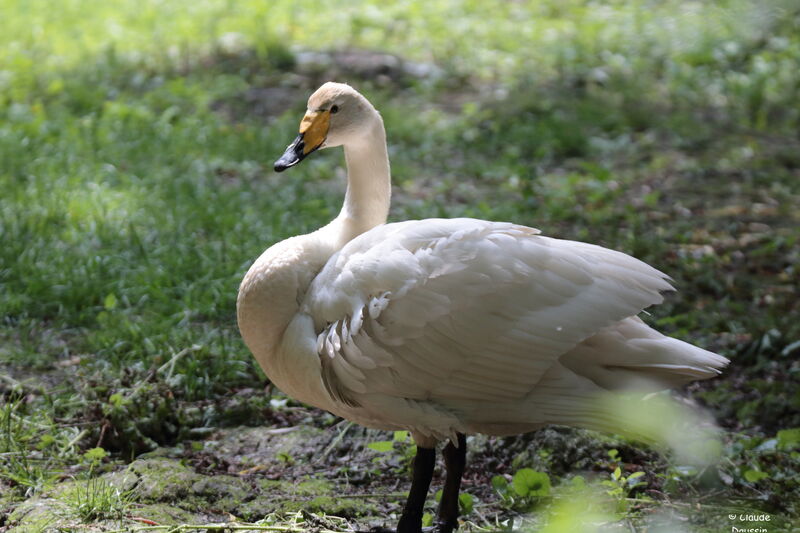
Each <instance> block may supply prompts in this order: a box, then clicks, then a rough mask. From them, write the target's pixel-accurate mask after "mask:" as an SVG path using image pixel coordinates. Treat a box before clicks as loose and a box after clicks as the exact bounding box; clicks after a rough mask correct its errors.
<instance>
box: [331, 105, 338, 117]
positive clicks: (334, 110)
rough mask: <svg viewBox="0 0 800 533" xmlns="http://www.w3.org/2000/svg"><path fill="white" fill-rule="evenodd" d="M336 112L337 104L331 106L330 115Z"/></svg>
mask: <svg viewBox="0 0 800 533" xmlns="http://www.w3.org/2000/svg"><path fill="white" fill-rule="evenodd" d="M338 112H339V106H338V105H332V106H331V115H332V114H334V113H338Z"/></svg>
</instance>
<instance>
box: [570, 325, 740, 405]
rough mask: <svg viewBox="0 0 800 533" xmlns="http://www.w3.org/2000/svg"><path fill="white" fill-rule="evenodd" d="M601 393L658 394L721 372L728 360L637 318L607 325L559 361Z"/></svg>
mask: <svg viewBox="0 0 800 533" xmlns="http://www.w3.org/2000/svg"><path fill="white" fill-rule="evenodd" d="M560 361H561V363H562V364H563V365H564V366H566V367H567V368H569V369H570V370H572V371H573V372H575V373H576V374H578V375H581V376H584V377H586V378H588V379H590V380H592V381H593V382H594V383H596V384H597V385H599V386H601V387H603V388H604V389H606V390H614V391H620V390H623V391H624V390H645V391H647V390H650V391H657V390H663V389H668V388H672V387H677V386H680V385H683V384H685V383H688V382H690V381H694V380H699V379H708V378H712V377H714V376H717V375H719V374H720V372H721V371H722V369H723V368H724V367H725V366H726V365H727V364H728V362H729V361H728V360H727V359H726V358H724V357H722V356H720V355H717V354H715V353H713V352H709V351H708V350H704V349H702V348H698V347H697V346H693V345H691V344H689V343H687V342H684V341H681V340H678V339H674V338H672V337H667V336H664V335H662V334H661V333H659V332H658V331H656V330H654V329H652V328H651V327H649V326H648V325H647V324H645V323H644V322H643V321H642V320H641V319H639V318H638V317H629V318H626V319H625V320H622V321H620V322H618V323H616V324H614V325H612V326H609V327H607V328H605V329H603V330H601V331H599V332H598V333H596V334H595V335H593V336H592V337H589V338H588V339H586V340H585V341H583V342H582V343H581V344H579V345H578V346H576V347H575V348H573V349H572V350H571V351H570V352H569V353H567V354H565V355H564V356H562V357H561V359H560Z"/></svg>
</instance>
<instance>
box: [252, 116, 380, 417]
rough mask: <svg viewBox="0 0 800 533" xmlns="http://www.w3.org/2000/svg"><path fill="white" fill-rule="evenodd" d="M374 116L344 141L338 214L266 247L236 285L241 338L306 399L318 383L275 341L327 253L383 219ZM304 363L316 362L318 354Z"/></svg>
mask: <svg viewBox="0 0 800 533" xmlns="http://www.w3.org/2000/svg"><path fill="white" fill-rule="evenodd" d="M374 118H375V120H374V121H372V125H371V127H370V128H368V132H367V134H366V135H361V136H359V137H357V138H356V139H355V140H348V142H346V143H345V146H344V152H345V159H346V161H347V192H346V194H345V199H344V206H343V207H342V210H341V212H340V213H339V216H337V217H336V218H335V219H334V220H333V221H332V222H331V223H330V224H328V225H327V226H325V227H323V228H321V229H319V230H317V231H315V232H313V233H310V234H308V235H301V236H297V237H292V238H290V239H287V240H285V241H282V242H279V243H277V244H275V245H273V246H272V247H270V248H269V249H268V250H266V251H265V252H264V253H263V254H262V255H261V257H259V258H258V259H257V260H256V262H255V263H253V265H252V266H251V267H250V270H249V271H248V272H247V274H246V275H245V277H244V279H243V280H242V284H241V286H240V287H239V298H238V300H237V307H238V320H239V329H240V330H241V332H242V336H243V337H244V340H245V343H246V344H247V346H248V347H249V348H250V350H251V351H252V352H253V355H255V357H256V359H257V360H258V362H259V363H260V364H261V367H262V368H263V369H264V371H265V372H266V373H267V375H268V376H269V377H270V379H272V380H273V382H275V383H276V384H278V386H279V387H281V388H283V389H284V391H286V392H290V391H293V392H294V395H295V397H297V398H300V399H304V400H305V401H308V402H312V398H313V397H314V395H315V393H314V392H313V391H312V392H309V390H310V389H309V390H306V389H307V388H308V387H311V388H313V387H316V385H315V384H314V383H311V382H308V383H306V382H302V380H303V376H302V375H297V372H293V370H292V369H293V368H294V367H293V366H292V365H293V364H300V363H293V364H289V363H288V362H287V361H284V360H282V359H280V351H279V350H278V346H279V345H280V343H281V341H282V339H283V335H284V331H285V330H286V327H287V326H288V325H289V323H290V321H291V320H292V318H293V317H294V316H295V314H296V313H297V310H298V308H299V303H300V302H301V301H302V300H303V298H304V296H305V293H306V291H307V290H308V287H309V285H310V284H311V281H312V280H313V279H314V277H315V276H316V275H317V273H318V272H319V270H320V269H322V267H323V266H324V265H325V263H327V261H328V259H330V257H331V256H332V255H333V254H334V253H336V252H337V251H339V250H340V249H341V248H342V247H343V246H344V245H345V244H347V243H348V242H349V241H351V240H352V239H354V238H355V237H357V236H358V235H360V234H362V233H364V232H365V231H368V230H370V229H371V228H373V227H375V226H378V225H380V224H383V223H385V222H386V217H387V215H388V213H389V202H390V196H391V177H390V173H389V158H388V154H387V149H386V133H385V131H384V129H383V121H382V120H381V118H380V115H379V114H378V113H377V111H375V117H374ZM303 364H308V365H311V366H314V365H319V360H318V359H316V358H312V359H310V360H309V361H305V363H303ZM298 379H299V380H300V381H296V380H298ZM304 391H305V392H304ZM312 403H313V402H312ZM317 405H318V403H317Z"/></svg>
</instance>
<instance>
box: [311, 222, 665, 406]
mask: <svg viewBox="0 0 800 533" xmlns="http://www.w3.org/2000/svg"><path fill="white" fill-rule="evenodd" d="M667 279H668V278H667V277H666V276H665V275H664V274H662V273H661V272H659V271H658V270H656V269H654V268H652V267H650V266H648V265H646V264H645V263H642V262H641V261H638V260H636V259H634V258H632V257H630V256H627V255H625V254H622V253H619V252H615V251H612V250H608V249H605V248H602V247H599V246H594V245H590V244H585V243H579V242H574V241H563V240H557V239H551V238H547V237H543V236H539V235H538V232H537V230H533V229H531V228H526V227H523V226H516V225H513V224H507V223H497V222H486V221H480V220H472V219H452V220H426V221H421V222H418V221H410V222H403V223H398V224H389V225H385V226H380V227H378V228H374V229H372V230H370V231H369V232H367V233H365V234H363V235H361V236H360V237H358V238H356V239H354V240H353V241H351V242H350V243H348V244H347V245H346V246H345V247H344V248H343V249H342V250H341V251H340V252H339V253H338V254H336V255H335V256H334V257H332V258H331V260H330V261H329V262H328V263H327V265H326V266H325V267H324V269H323V270H322V272H320V274H319V275H318V276H317V277H316V279H315V280H314V282H313V283H312V285H311V287H310V289H309V291H308V293H307V295H306V300H305V302H304V306H303V309H304V310H305V312H307V313H308V314H309V315H310V316H311V317H312V319H313V321H314V324H315V327H316V328H317V334H318V342H317V347H318V353H319V354H320V357H321V358H322V359H323V360H326V359H327V361H325V365H328V366H330V368H331V370H332V372H328V373H327V379H329V380H330V379H333V378H334V377H335V378H336V379H339V380H340V383H339V384H338V385H337V386H336V387H331V388H337V387H338V388H337V390H338V391H339V395H340V396H341V395H347V393H348V391H349V393H351V394H356V395H357V394H372V393H381V394H387V395H393V396H397V397H401V398H409V399H427V400H437V399H440V400H452V399H464V400H476V401H480V400H486V401H505V400H513V399H518V398H521V397H524V396H526V395H528V394H530V393H531V391H532V390H533V388H534V387H535V386H536V384H537V383H538V382H539V380H541V378H542V376H544V375H545V374H546V373H547V372H548V370H549V369H550V368H551V367H552V366H553V364H554V363H555V362H556V361H557V360H558V358H559V357H561V356H562V355H564V354H566V353H568V352H569V351H570V350H572V349H573V348H575V346H577V345H578V344H580V343H581V342H582V341H584V340H585V339H587V338H589V337H590V336H592V335H594V334H595V333H597V332H598V331H600V330H602V329H603V328H607V327H609V326H611V325H612V324H615V323H616V322H619V321H620V320H622V319H624V318H626V317H629V316H632V315H635V314H637V313H638V312H640V311H641V310H642V309H644V308H645V307H648V306H650V305H653V304H655V303H659V302H661V301H662V296H661V292H662V291H665V290H671V289H672V287H671V286H670V284H669V283H668V281H667Z"/></svg>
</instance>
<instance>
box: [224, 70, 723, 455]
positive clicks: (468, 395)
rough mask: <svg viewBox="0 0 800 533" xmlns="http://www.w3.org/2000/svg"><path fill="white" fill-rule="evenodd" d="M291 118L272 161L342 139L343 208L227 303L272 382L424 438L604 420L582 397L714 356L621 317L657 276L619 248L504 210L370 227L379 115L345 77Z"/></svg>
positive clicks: (380, 213)
mask: <svg viewBox="0 0 800 533" xmlns="http://www.w3.org/2000/svg"><path fill="white" fill-rule="evenodd" d="M332 109H336V111H340V112H338V113H337V112H333V113H332V112H331V110H332ZM323 123H324V124H323ZM303 124H306V125H307V127H306V130H307V131H306V132H305V133H304V129H303V127H302V126H301V135H300V136H299V137H298V140H296V141H295V143H293V144H292V145H291V146H290V147H289V149H287V152H286V154H284V156H283V157H282V158H281V160H279V161H278V163H276V169H277V170H283V169H284V168H288V167H289V166H293V165H294V164H296V163H297V162H298V161H299V160H300V159H302V158H303V157H305V156H306V155H307V154H308V153H310V152H312V151H313V150H315V149H316V148H318V147H328V146H335V145H344V148H345V153H346V157H347V164H348V172H349V176H348V191H347V194H346V199H345V206H344V207H343V209H342V213H341V214H340V215H339V217H337V219H335V220H334V221H333V222H332V223H331V224H329V225H328V226H326V227H325V228H322V229H321V230H319V231H317V232H315V233H312V234H310V235H307V236H303V237H295V238H293V239H289V240H287V241H284V242H282V243H279V244H277V245H275V246H273V247H272V248H270V249H269V250H267V251H266V252H265V253H264V254H263V255H262V256H261V257H260V258H259V259H258V260H257V261H256V262H255V264H254V265H253V266H252V267H251V269H250V271H249V272H248V273H247V275H246V276H245V279H244V280H243V282H242V286H241V288H240V292H239V300H238V315H239V324H240V328H241V331H242V335H243V337H244V339H245V342H246V343H247V345H248V346H249V347H250V349H251V350H252V351H253V353H254V355H255V356H256V358H257V359H258V361H259V363H260V364H261V366H262V368H263V369H264V371H265V372H266V374H267V376H269V377H270V379H271V380H272V381H273V382H274V383H275V384H276V385H278V386H279V387H281V388H282V389H283V390H284V391H285V392H287V393H288V394H290V395H292V396H294V397H296V398H297V399H299V400H301V401H304V402H306V403H309V404H311V405H315V406H318V407H321V408H323V409H327V410H329V411H331V412H333V413H336V414H337V415H340V416H342V417H345V418H347V419H350V420H353V421H355V422H358V423H360V424H363V425H366V426H369V427H374V428H381V429H408V430H410V431H411V432H412V434H413V436H414V438H415V440H416V441H417V443H418V444H419V445H420V446H425V447H432V446H433V445H434V444H435V443H436V442H438V441H441V440H445V439H451V440H453V442H455V435H457V434H458V433H467V434H468V433H475V432H481V433H487V434H493V435H507V434H513V433H520V432H525V431H529V430H531V429H535V428H537V427H540V426H542V425H544V424H567V425H577V426H584V427H590V428H597V429H605V430H614V429H615V420H614V419H613V418H610V417H609V416H608V414H606V413H604V412H603V411H602V409H599V408H598V405H597V402H596V399H597V395H598V393H601V392H603V391H605V390H630V389H635V390H642V391H648V390H658V389H662V388H668V387H671V386H675V385H679V384H681V383H685V382H688V381H690V380H694V379H704V378H708V377H712V376H714V375H716V374H718V373H719V369H720V368H722V367H723V366H724V365H725V364H726V363H727V360H726V359H725V358H723V357H721V356H719V355H716V354H713V353H711V352H708V351H706V350H703V349H700V348H697V347H695V346H692V345H690V344H687V343H685V342H682V341H679V340H677V339H673V338H669V337H665V336H663V335H661V334H660V333H658V332H656V331H655V330H653V329H652V328H650V327H649V326H647V325H646V324H645V323H644V322H642V321H641V320H640V319H639V318H637V316H636V315H637V314H638V313H640V312H641V311H642V310H643V309H645V308H646V307H649V306H651V305H654V304H657V303H660V302H661V301H662V299H663V298H662V292H664V291H668V290H672V287H671V286H670V284H669V283H668V281H667V280H668V278H667V276H665V275H664V274H662V273H661V272H659V271H658V270H656V269H655V268H652V267H651V266H649V265H647V264H645V263H643V262H641V261H639V260H637V259H634V258H632V257H630V256H628V255H625V254H623V253H620V252H615V251H613V250H609V249H606V248H602V247H599V246H594V245H591V244H585V243H581V242H574V241H566V240H558V239H552V238H548V237H545V236H542V235H540V234H539V231H538V230H535V229H532V228H528V227H524V226H519V225H515V224H510V223H501V222H487V221H483V220H473V219H466V218H461V219H451V220H443V219H428V220H420V221H408V222H399V223H394V224H385V220H386V213H387V211H388V204H389V191H390V188H389V165H388V161H387V158H386V143H385V137H384V133H383V123H382V121H381V119H380V115H379V114H378V113H377V112H376V111H375V110H374V109H373V108H372V106H371V105H370V104H369V103H368V102H367V101H366V99H364V98H363V97H362V96H361V95H359V94H358V93H357V92H355V91H354V90H353V89H351V88H350V87H348V86H346V85H341V84H332V83H329V84H326V85H324V86H323V87H322V88H320V89H319V90H318V91H317V92H316V93H315V94H314V95H312V97H311V99H310V100H309V111H308V114H307V115H306V118H305V119H304V121H303ZM309 124H310V126H309ZM322 130H325V131H324V135H321V134H320V133H319V132H320V131H322Z"/></svg>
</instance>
